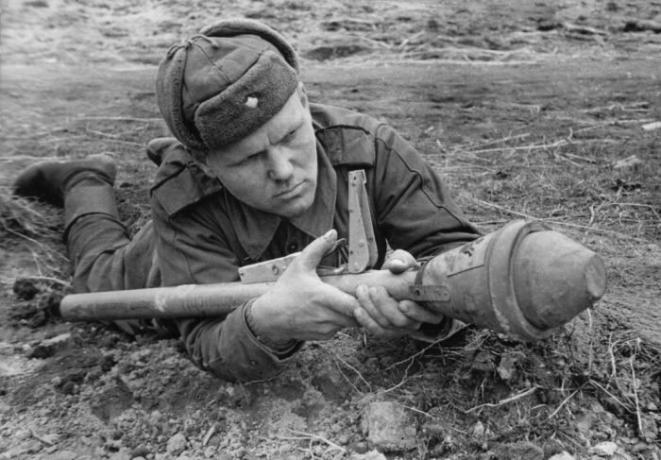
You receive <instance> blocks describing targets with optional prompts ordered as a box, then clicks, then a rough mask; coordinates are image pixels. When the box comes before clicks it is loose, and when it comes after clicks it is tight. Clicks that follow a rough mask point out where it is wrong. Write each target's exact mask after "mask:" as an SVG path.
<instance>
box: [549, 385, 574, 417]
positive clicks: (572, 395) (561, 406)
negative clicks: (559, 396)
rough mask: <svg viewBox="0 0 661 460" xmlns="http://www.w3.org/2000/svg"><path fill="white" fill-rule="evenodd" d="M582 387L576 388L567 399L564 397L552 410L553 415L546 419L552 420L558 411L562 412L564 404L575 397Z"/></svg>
mask: <svg viewBox="0 0 661 460" xmlns="http://www.w3.org/2000/svg"><path fill="white" fill-rule="evenodd" d="M581 388H582V387H581ZM581 388H578V389H576V390H574V391H573V392H572V393H571V394H570V395H569V396H567V397H566V398H565V399H563V400H562V402H561V403H560V405H559V406H558V407H556V408H555V410H554V411H553V412H551V415H549V416H548V417H546V420H551V419H552V418H553V417H555V416H556V415H557V413H558V412H560V409H562V408H563V407H564V405H565V404H567V402H568V401H569V400H570V399H571V398H573V397H574V395H575V394H576V393H578V392H579V391H580V390H581Z"/></svg>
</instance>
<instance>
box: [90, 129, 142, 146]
mask: <svg viewBox="0 0 661 460" xmlns="http://www.w3.org/2000/svg"><path fill="white" fill-rule="evenodd" d="M85 131H86V132H88V133H90V134H95V135H97V136H99V137H105V138H107V139H112V140H113V141H114V142H120V143H122V144H129V145H137V146H140V147H143V144H141V143H140V142H133V141H125V140H123V139H119V136H118V135H117V134H109V133H104V132H103V131H97V130H96V129H91V128H85Z"/></svg>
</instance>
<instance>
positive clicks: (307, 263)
mask: <svg viewBox="0 0 661 460" xmlns="http://www.w3.org/2000/svg"><path fill="white" fill-rule="evenodd" d="M335 241H337V231H336V230H335V229H331V230H329V231H327V232H326V233H324V234H323V235H321V236H320V237H319V238H317V239H315V240H314V241H313V242H312V243H310V244H308V245H307V246H306V247H305V249H303V251H302V252H301V255H300V256H298V257H297V258H296V260H297V261H298V263H299V264H301V267H302V268H304V269H308V270H315V269H316V268H317V265H319V262H321V259H323V258H324V256H325V255H326V253H327V252H328V251H330V250H331V248H332V247H333V245H334V244H335Z"/></svg>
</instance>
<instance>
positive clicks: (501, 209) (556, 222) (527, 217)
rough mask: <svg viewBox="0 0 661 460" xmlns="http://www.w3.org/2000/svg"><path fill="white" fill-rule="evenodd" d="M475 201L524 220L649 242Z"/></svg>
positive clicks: (474, 199) (635, 237) (622, 234)
mask: <svg viewBox="0 0 661 460" xmlns="http://www.w3.org/2000/svg"><path fill="white" fill-rule="evenodd" d="M473 201H474V202H475V203H477V204H479V205H482V206H486V207H488V208H494V209H498V210H500V211H503V212H505V213H507V214H511V215H513V216H517V217H523V218H524V219H530V220H538V221H540V222H546V223H549V224H553V225H562V226H565V227H571V228H578V229H581V230H586V231H592V232H595V233H602V234H605V235H612V236H617V237H618V238H625V239H630V240H634V241H640V242H646V241H647V240H645V239H644V238H640V237H637V236H633V235H627V234H626V233H621V232H616V231H614V230H606V229H603V228H598V227H590V226H587V225H580V224H573V223H571V222H562V221H559V220H551V219H544V218H540V217H535V216H532V215H530V214H526V213H523V212H519V211H514V210H513V209H509V208H506V207H505V206H501V205H499V204H495V203H490V202H488V201H484V200H480V199H479V198H473Z"/></svg>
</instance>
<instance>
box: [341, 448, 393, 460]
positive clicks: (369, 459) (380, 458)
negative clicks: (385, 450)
mask: <svg viewBox="0 0 661 460" xmlns="http://www.w3.org/2000/svg"><path fill="white" fill-rule="evenodd" d="M349 460H387V458H386V456H385V455H383V454H382V453H381V452H379V451H378V450H370V451H369V452H365V453H364V454H357V453H353V454H352V455H351V457H349Z"/></svg>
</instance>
